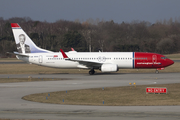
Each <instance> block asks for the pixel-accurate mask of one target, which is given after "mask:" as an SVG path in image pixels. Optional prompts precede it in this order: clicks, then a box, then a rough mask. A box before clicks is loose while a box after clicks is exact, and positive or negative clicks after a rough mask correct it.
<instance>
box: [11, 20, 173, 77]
mask: <svg viewBox="0 0 180 120" xmlns="http://www.w3.org/2000/svg"><path fill="white" fill-rule="evenodd" d="M11 27H12V31H13V34H14V38H15V42H16V45H17V50H18V52H14V54H16V57H17V59H20V60H23V61H25V62H28V63H33V64H37V65H41V66H47V67H54V68H66V69H89V70H90V71H89V74H90V75H92V74H94V73H95V71H94V70H95V69H98V70H100V71H101V72H117V71H118V70H119V69H125V68H128V69H129V68H132V69H135V68H138V69H144V68H146V69H156V73H158V70H161V69H164V67H167V66H170V65H172V64H173V63H174V62H173V61H172V60H170V59H168V58H166V57H165V56H164V55H161V54H157V53H147V52H77V51H74V50H73V51H70V52H66V53H65V52H64V51H63V50H62V49H60V51H61V52H52V51H49V50H45V49H41V48H39V47H37V46H36V45H35V44H34V42H33V41H32V40H31V39H30V38H29V36H28V35H27V34H26V33H25V32H24V31H23V30H22V29H21V27H20V26H19V24H17V23H11Z"/></svg>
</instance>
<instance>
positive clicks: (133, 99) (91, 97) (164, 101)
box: [22, 83, 180, 106]
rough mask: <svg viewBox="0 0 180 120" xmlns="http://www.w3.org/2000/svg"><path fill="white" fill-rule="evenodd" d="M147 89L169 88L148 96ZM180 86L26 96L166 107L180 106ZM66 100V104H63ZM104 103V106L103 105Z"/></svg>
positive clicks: (29, 97)
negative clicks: (166, 91) (166, 90)
mask: <svg viewBox="0 0 180 120" xmlns="http://www.w3.org/2000/svg"><path fill="white" fill-rule="evenodd" d="M146 87H167V88H168V93H167V94H146V93H145V88H146ZM179 95H180V84H179V83H178V84H162V85H139V86H136V87H134V86H133V87H130V86H125V87H112V88H110V87H107V88H104V90H103V89H102V88H96V89H85V90H73V91H67V93H66V91H60V92H50V93H40V94H32V95H27V96H24V97H23V98H22V99H24V100H28V101H34V102H40V103H52V104H68V105H95V106H164V105H180V96H179ZM63 100H64V102H63ZM103 101H104V104H103Z"/></svg>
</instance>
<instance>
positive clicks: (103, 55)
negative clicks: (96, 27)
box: [17, 51, 134, 69]
mask: <svg viewBox="0 0 180 120" xmlns="http://www.w3.org/2000/svg"><path fill="white" fill-rule="evenodd" d="M66 54H67V56H68V57H69V58H70V59H72V60H79V61H87V62H97V63H102V64H104V63H110V64H117V66H118V68H133V64H134V63H133V62H134V58H133V52H73V51H71V52H67V53H66ZM17 58H18V59H20V60H23V61H26V62H29V63H33V64H37V65H42V66H47V67H54V68H73V69H77V68H84V69H90V68H88V67H87V66H85V65H83V64H80V63H79V62H75V61H67V60H65V59H64V58H63V56H62V54H61V52H54V53H30V54H29V57H22V56H17Z"/></svg>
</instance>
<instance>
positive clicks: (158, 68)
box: [155, 68, 164, 74]
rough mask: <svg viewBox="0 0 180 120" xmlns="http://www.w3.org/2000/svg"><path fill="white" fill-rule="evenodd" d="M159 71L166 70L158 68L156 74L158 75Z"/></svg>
mask: <svg viewBox="0 0 180 120" xmlns="http://www.w3.org/2000/svg"><path fill="white" fill-rule="evenodd" d="M159 70H164V68H157V69H156V71H155V73H156V74H158V73H159Z"/></svg>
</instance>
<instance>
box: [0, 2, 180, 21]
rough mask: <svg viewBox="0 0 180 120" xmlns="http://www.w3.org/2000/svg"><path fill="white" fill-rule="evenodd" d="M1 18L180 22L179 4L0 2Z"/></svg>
mask: <svg viewBox="0 0 180 120" xmlns="http://www.w3.org/2000/svg"><path fill="white" fill-rule="evenodd" d="M0 17H3V18H4V19H5V20H6V19H9V18H12V17H30V18H31V19H32V20H38V21H47V22H56V21H57V20H68V21H75V20H77V19H78V20H80V22H83V21H86V20H87V19H94V20H96V19H99V20H100V21H101V20H104V21H110V20H113V21H114V22H116V23H121V22H133V21H148V22H150V23H155V22H157V20H159V21H160V20H162V21H163V20H164V19H166V20H169V19H170V18H172V19H173V20H175V19H178V20H179V21H180V0H0Z"/></svg>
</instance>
